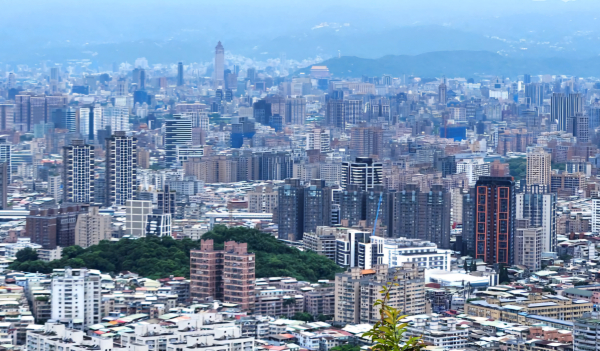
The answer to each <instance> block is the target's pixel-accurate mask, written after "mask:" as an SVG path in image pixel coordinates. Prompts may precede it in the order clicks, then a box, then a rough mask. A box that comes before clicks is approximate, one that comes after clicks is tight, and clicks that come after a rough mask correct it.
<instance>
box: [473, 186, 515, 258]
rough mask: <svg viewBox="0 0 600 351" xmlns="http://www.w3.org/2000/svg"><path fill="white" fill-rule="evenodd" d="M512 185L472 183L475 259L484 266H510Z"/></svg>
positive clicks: (512, 252)
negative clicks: (473, 185)
mask: <svg viewBox="0 0 600 351" xmlns="http://www.w3.org/2000/svg"><path fill="white" fill-rule="evenodd" d="M515 202H516V201H515V182H514V180H513V178H512V177H479V180H478V181H477V183H476V184H475V220H474V224H475V233H474V234H475V258H476V259H481V260H483V261H484V262H486V263H488V264H496V263H503V264H507V265H511V264H513V263H514V240H515V239H514V236H515V217H516V216H515V210H516V206H515Z"/></svg>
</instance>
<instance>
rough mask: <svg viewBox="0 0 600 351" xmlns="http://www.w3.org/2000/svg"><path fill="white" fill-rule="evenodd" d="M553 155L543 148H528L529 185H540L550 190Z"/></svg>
mask: <svg viewBox="0 0 600 351" xmlns="http://www.w3.org/2000/svg"><path fill="white" fill-rule="evenodd" d="M551 163H552V155H551V154H549V153H547V152H546V151H545V150H544V149H543V148H529V149H528V150H527V186H528V187H531V186H538V187H540V188H542V189H546V190H548V189H549V188H550V180H551V178H550V175H551V171H552V168H551Z"/></svg>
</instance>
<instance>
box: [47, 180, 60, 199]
mask: <svg viewBox="0 0 600 351" xmlns="http://www.w3.org/2000/svg"><path fill="white" fill-rule="evenodd" d="M48 195H50V196H52V197H53V198H54V201H55V202H56V203H58V202H59V201H60V200H61V199H62V177H61V176H60V175H49V176H48Z"/></svg>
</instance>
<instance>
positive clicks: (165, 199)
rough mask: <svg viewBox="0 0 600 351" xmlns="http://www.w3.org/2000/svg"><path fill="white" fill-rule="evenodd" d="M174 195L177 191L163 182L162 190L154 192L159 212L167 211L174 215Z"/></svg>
mask: <svg viewBox="0 0 600 351" xmlns="http://www.w3.org/2000/svg"><path fill="white" fill-rule="evenodd" d="M176 195H177V193H176V192H175V191H174V190H172V189H171V187H170V186H169V185H167V184H165V185H164V186H163V190H162V191H159V192H158V193H157V194H156V196H157V202H156V205H157V208H158V210H159V212H160V213H169V214H172V215H175V212H176V208H177V206H176V202H175V197H176Z"/></svg>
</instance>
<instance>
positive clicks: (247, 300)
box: [190, 239, 255, 311]
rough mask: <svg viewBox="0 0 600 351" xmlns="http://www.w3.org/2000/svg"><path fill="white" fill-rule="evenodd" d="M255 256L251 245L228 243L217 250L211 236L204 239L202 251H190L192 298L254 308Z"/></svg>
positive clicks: (242, 307) (244, 308) (246, 308)
mask: <svg viewBox="0 0 600 351" xmlns="http://www.w3.org/2000/svg"><path fill="white" fill-rule="evenodd" d="M254 279H255V257H254V254H253V253H248V244H246V243H236V242H234V241H228V242H225V247H224V249H223V250H215V249H214V242H213V240H212V239H208V240H202V241H201V245H200V249H199V250H191V251H190V281H191V282H190V297H191V299H192V300H195V301H198V302H202V301H210V300H212V299H215V300H221V301H224V302H229V303H235V304H238V305H239V307H240V308H241V309H242V310H246V311H247V310H252V309H253V308H254V299H255V296H254V287H255V283H254Z"/></svg>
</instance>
